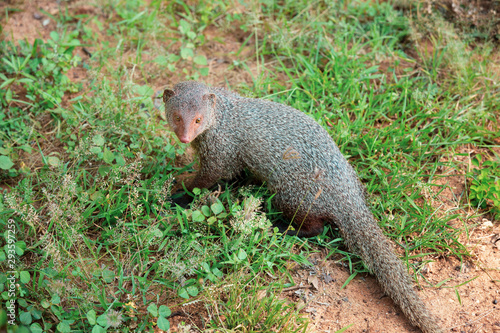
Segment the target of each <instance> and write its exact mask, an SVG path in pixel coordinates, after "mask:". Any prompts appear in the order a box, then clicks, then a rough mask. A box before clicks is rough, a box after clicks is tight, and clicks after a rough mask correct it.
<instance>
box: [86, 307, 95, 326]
mask: <svg viewBox="0 0 500 333" xmlns="http://www.w3.org/2000/svg"><path fill="white" fill-rule="evenodd" d="M87 320H88V321H89V324H90V325H95V323H96V313H95V310H94V309H92V310H90V311H89V312H87Z"/></svg>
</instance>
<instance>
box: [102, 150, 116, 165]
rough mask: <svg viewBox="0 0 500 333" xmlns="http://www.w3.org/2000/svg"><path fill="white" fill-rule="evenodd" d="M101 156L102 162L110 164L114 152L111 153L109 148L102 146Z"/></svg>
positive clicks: (113, 157)
mask: <svg viewBox="0 0 500 333" xmlns="http://www.w3.org/2000/svg"><path fill="white" fill-rule="evenodd" d="M102 158H103V160H104V162H106V163H108V164H111V163H112V162H113V160H114V159H115V154H113V152H112V151H111V150H109V149H108V148H104V153H103V155H102Z"/></svg>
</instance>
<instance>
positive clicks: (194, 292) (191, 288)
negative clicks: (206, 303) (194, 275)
mask: <svg viewBox="0 0 500 333" xmlns="http://www.w3.org/2000/svg"><path fill="white" fill-rule="evenodd" d="M187 292H188V294H189V295H191V296H193V297H194V296H196V295H198V288H196V286H189V287H187Z"/></svg>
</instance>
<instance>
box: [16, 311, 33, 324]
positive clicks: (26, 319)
mask: <svg viewBox="0 0 500 333" xmlns="http://www.w3.org/2000/svg"><path fill="white" fill-rule="evenodd" d="M19 320H20V321H21V323H22V324H23V325H29V324H31V322H32V321H33V319H32V318H31V313H29V312H21V313H20V314H19Z"/></svg>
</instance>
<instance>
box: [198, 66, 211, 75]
mask: <svg viewBox="0 0 500 333" xmlns="http://www.w3.org/2000/svg"><path fill="white" fill-rule="evenodd" d="M199 71H200V74H201V76H207V75H208V73H209V70H208V67H203V68H200V69H199Z"/></svg>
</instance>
